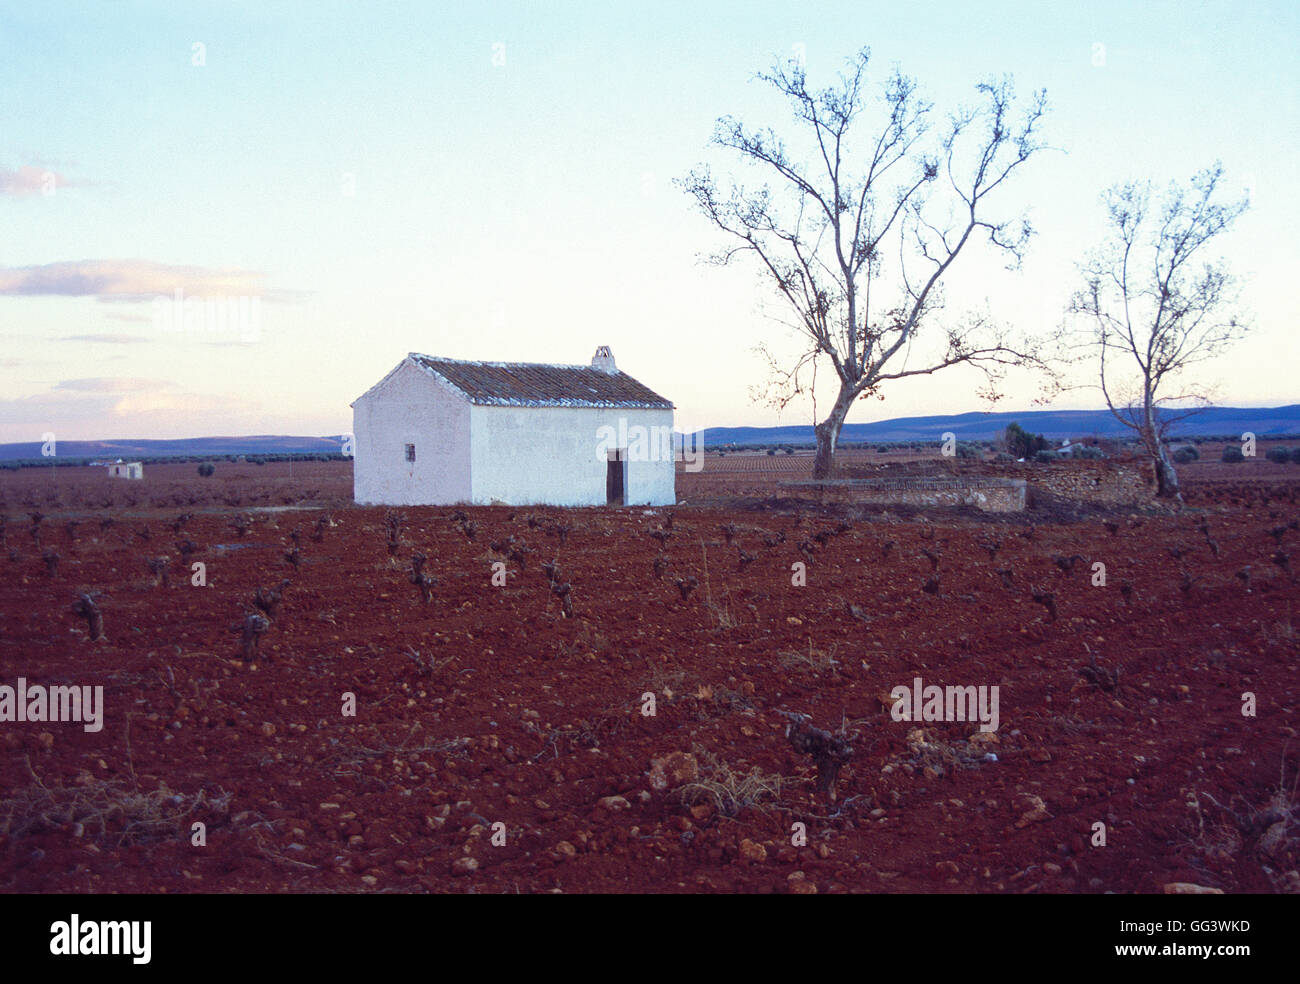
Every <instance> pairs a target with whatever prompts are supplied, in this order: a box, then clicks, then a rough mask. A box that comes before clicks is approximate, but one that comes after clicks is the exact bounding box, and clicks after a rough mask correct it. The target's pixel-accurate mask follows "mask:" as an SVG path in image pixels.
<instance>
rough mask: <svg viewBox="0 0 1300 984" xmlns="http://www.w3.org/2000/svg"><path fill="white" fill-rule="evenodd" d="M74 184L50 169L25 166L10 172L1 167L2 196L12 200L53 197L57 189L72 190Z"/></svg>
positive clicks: (0, 190) (0, 183)
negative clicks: (42, 196) (35, 196)
mask: <svg viewBox="0 0 1300 984" xmlns="http://www.w3.org/2000/svg"><path fill="white" fill-rule="evenodd" d="M73 184H74V182H72V181H69V180H68V179H67V178H65V177H64V176H63V175H62V174H59V173H58V172H57V171H51V170H49V169H48V168H43V167H32V166H31V165H30V164H24V165H23V166H22V167H20V168H18V169H17V170H14V171H10V170H6V169H5V168H2V167H0V195H8V196H9V197H11V198H27V197H30V196H31V195H52V194H54V192H55V191H56V190H57V189H59V188H70V187H72V186H73Z"/></svg>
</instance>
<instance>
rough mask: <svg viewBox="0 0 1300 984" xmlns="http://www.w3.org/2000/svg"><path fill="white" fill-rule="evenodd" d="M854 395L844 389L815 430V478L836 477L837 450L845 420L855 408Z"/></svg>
mask: <svg viewBox="0 0 1300 984" xmlns="http://www.w3.org/2000/svg"><path fill="white" fill-rule="evenodd" d="M853 399H854V394H853V393H852V392H850V391H848V390H846V389H844V388H843V387H841V389H840V395H839V396H838V397H837V398H836V400H835V405H834V406H833V407H831V412H830V413H829V414H827V416H826V419H825V420H823V421H822V422H821V423H820V424H818V425H817V426H816V427H814V428H813V430H814V432H815V433H816V434H817V457H816V458H814V459H813V478H814V479H822V478H832V477H834V475H835V448H836V445H838V444H839V441H840V430H841V429H842V428H843V427H844V418H845V417H847V416H848V414H849V407H851V406H853Z"/></svg>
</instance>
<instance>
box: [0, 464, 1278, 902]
mask: <svg viewBox="0 0 1300 984" xmlns="http://www.w3.org/2000/svg"><path fill="white" fill-rule="evenodd" d="M1202 451H1203V453H1207V451H1206V449H1205V448H1203V449H1202ZM1261 455H1262V452H1261ZM753 457H754V459H755V460H758V461H759V463H760V464H759V465H750V464H749V463H748V462H746V463H745V465H744V468H745V469H746V470H745V471H740V472H739V473H735V472H731V473H729V472H728V471H727V469H726V468H725V467H724V465H728V464H733V463H734V462H738V461H743V460H744V456H739V455H736V456H733V455H730V454H729V455H728V456H727V457H726V458H725V459H715V458H714V457H713V456H710V457H709V459H708V462H707V465H706V468H705V470H704V471H703V472H701V473H698V474H682V475H680V477H679V487H678V493H679V497H680V498H681V499H682V500H684V502H683V504H681V505H679V506H678V507H677V508H675V509H653V510H650V509H642V508H625V509H615V508H602V509H575V510H561V509H553V508H506V507H492V508H466V509H464V510H455V509H452V508H435V507H420V508H404V509H401V510H399V511H400V513H402V514H403V515H404V517H405V523H404V525H403V527H402V532H401V540H400V544H399V545H398V546H397V547H396V551H395V554H392V555H390V550H389V548H388V546H387V535H386V531H385V526H386V522H385V520H386V512H387V510H385V509H382V508H358V507H354V506H350V505H347V502H348V499H349V495H350V485H351V482H350V469H349V468H348V466H347V465H346V464H339V463H310V464H295V465H294V475H293V478H292V479H290V478H289V477H288V466H287V465H286V464H268V465H266V466H263V467H256V466H252V465H238V466H236V465H232V464H229V463H224V464H223V463H218V464H217V474H216V475H215V476H213V477H212V478H206V479H205V478H200V477H199V476H198V475H197V474H196V472H195V467H196V466H195V465H193V464H187V465H167V466H149V465H146V467H145V473H146V478H145V480H144V481H143V482H137V483H128V482H125V481H119V482H117V483H116V484H110V483H111V480H109V479H107V478H106V477H105V476H103V474H102V472H99V471H97V470H92V469H84V470H82V469H75V470H74V469H60V470H58V471H57V472H55V473H54V474H50V473H49V472H45V471H44V470H36V469H29V470H24V471H21V472H17V473H2V474H0V513H3V514H4V515H6V516H7V520H8V521H7V524H6V525H5V528H4V529H5V532H4V543H3V549H0V667H2V668H3V671H2V672H0V684H4V685H8V686H14V685H15V684H16V681H17V678H18V677H20V676H21V677H24V678H25V679H26V680H27V682H28V685H29V686H32V685H44V686H50V685H78V686H84V685H90V686H95V685H102V686H103V688H104V702H105V710H104V717H103V729H102V731H99V732H96V733H90V732H86V731H85V730H84V729H83V727H82V725H81V724H79V723H75V722H3V723H0V742H2V743H3V744H2V747H0V888H3V889H4V890H5V891H9V892H56V891H61V892H87V893H92V892H93V893H101V892H114V891H117V892H170V893H176V892H234V891H240V892H375V891H394V892H455V893H462V892H463V893H488V892H492V893H496V892H516V891H519V892H552V891H562V892H570V893H572V892H627V891H635V892H692V893H696V892H699V893H721V892H756V893H789V892H798V893H813V892H820V893H842V892H873V893H882V892H884V893H888V892H961V893H973V892H1004V893H1022V892H1043V893H1052V892H1086V893H1094V892H1095V893H1100V892H1160V891H1162V889H1163V886H1164V885H1165V884H1167V883H1170V882H1193V883H1196V884H1199V885H1202V886H1206V887H1211V888H1219V889H1222V890H1224V891H1227V892H1272V891H1297V890H1300V875H1298V874H1297V873H1296V869H1297V866H1298V863H1300V825H1298V823H1297V821H1298V820H1300V807H1298V805H1297V801H1296V799H1295V782H1296V764H1297V758H1298V757H1300V743H1297V742H1296V741H1295V740H1294V739H1295V737H1296V728H1297V720H1296V715H1295V707H1296V696H1297V690H1298V689H1300V680H1297V636H1296V627H1295V626H1294V619H1295V617H1296V609H1297V607H1298V605H1297V602H1300V590H1297V586H1296V581H1295V568H1294V566H1293V564H1300V531H1297V529H1296V527H1297V526H1300V522H1297V520H1300V507H1298V506H1297V496H1298V495H1300V483H1297V481H1296V477H1297V476H1300V467H1295V468H1294V470H1292V471H1288V470H1287V466H1274V465H1272V464H1271V463H1267V462H1264V461H1263V460H1262V459H1261V460H1256V461H1249V462H1246V463H1244V464H1243V465H1237V466H1221V465H1219V464H1218V463H1217V462H1214V463H1201V464H1197V465H1192V466H1189V467H1187V468H1184V469H1180V473H1181V474H1182V475H1183V476H1184V478H1185V480H1186V482H1187V493H1188V505H1187V506H1186V507H1185V508H1183V509H1181V510H1179V511H1170V510H1165V509H1160V508H1156V507H1154V506H1152V507H1151V508H1144V509H1123V510H1113V511H1106V510H1102V509H1099V508H1098V507H1095V506H1092V507H1080V508H1078V509H1077V510H1074V511H1062V510H1061V509H1060V508H1059V507H1054V508H1053V509H1052V510H1050V511H1035V510H1031V511H1028V512H1026V513H1023V514H1015V515H1002V516H993V515H982V514H980V513H978V512H975V511H972V510H966V509H962V510H956V509H953V510H929V511H921V510H916V509H901V508H899V509H889V510H887V511H886V510H883V509H880V508H876V507H872V508H870V509H863V508H855V507H843V506H839V507H831V506H826V507H822V506H818V505H817V504H815V503H812V502H808V501H804V502H800V501H798V500H795V499H792V498H790V497H789V496H788V495H786V493H785V492H784V491H782V490H781V489H780V487H779V486H778V485H776V483H777V482H778V481H785V480H789V479H790V478H791V477H794V478H798V477H801V475H800V473H798V472H785V471H781V472H772V473H764V472H750V471H748V470H747V469H749V468H758V467H760V465H761V464H771V463H772V462H773V460H774V458H773V457H768V456H762V457H759V456H753ZM884 457H886V456H874V455H862V458H863V459H871V460H873V461H874V460H878V459H879V458H884ZM1215 457H1216V458H1217V455H1215ZM782 459H789V460H788V461H784V460H782ZM801 460H802V461H806V462H808V465H809V466H810V459H807V458H806V457H804V458H802V459H801V458H800V457H798V456H785V455H778V456H775V461H777V462H780V464H779V466H777V467H780V468H783V469H784V468H786V467H787V465H789V466H790V467H793V464H794V463H795V462H798V461H801ZM715 464H716V467H715ZM1046 467H1051V466H1046ZM1224 469H1227V470H1228V471H1227V473H1226V474H1221V472H1223V471H1224ZM127 486H131V487H130V488H128V487H127ZM763 496H766V498H762V497H763ZM778 496H779V498H778ZM286 499H287V500H288V501H287V502H286V501H284V500H286ZM303 500H308V501H309V503H310V507H307V508H290V507H294V506H296V505H297V504H299V503H300V502H302V501H303ZM265 507H274V508H270V509H268V508H265ZM31 512H40V513H43V514H44V515H43V518H42V521H41V523H40V529H41V537H40V543H39V544H38V543H37V542H36V540H35V538H34V537H33V536H32V534H31V529H32V527H33V522H32V519H31V517H30V515H29V514H30V513H31ZM241 513H242V514H246V515H247V516H248V517H249V518H250V519H251V527H250V528H249V529H248V530H247V531H246V533H245V534H244V535H242V536H241V535H240V534H239V533H238V532H237V531H236V529H234V528H233V525H232V522H233V520H234V518H235V517H236V516H237V515H239V514H241ZM182 514H189V516H188V518H185V519H181V518H180V517H181V515H182ZM324 515H328V516H329V517H330V519H328V520H326V521H325V522H323V523H322V525H321V528H320V530H319V534H318V535H319V539H316V538H314V536H313V534H314V532H315V531H316V528H317V522H318V518H319V517H321V516H324ZM670 517H671V528H667V527H668V524H669V522H670ZM70 518H71V519H75V520H78V521H79V524H80V525H78V526H76V527H75V528H73V529H71V530H70V529H69V528H68V526H67V521H68V519H70ZM146 528H147V530H148V539H145V538H144V536H145V530H146ZM294 531H297V532H298V533H299V541H298V543H299V550H300V554H299V559H300V563H299V564H298V566H297V567H295V566H293V565H292V564H291V563H290V562H289V561H288V560H287V559H286V554H287V553H288V552H289V551H290V550H291V548H292V546H293V543H292V539H291V534H292V533H293V532H294ZM652 533H657V534H658V536H657V537H655V536H651V534H652ZM509 537H514V541H513V542H510V541H509V540H508V538H509ZM187 539H188V540H190V541H192V545H193V546H194V548H195V549H194V552H193V553H192V554H190V555H189V556H188V558H183V556H182V554H181V552H180V551H179V548H178V544H180V543H181V542H182V541H184V540H187ZM728 539H730V540H731V541H732V542H731V543H730V545H729V544H728V542H727V541H728ZM494 544H495V545H496V549H494V547H493V545H494ZM523 544H526V547H527V549H526V550H525V549H521V545H523ZM45 551H52V552H53V553H56V554H57V555H58V557H57V561H54V562H48V561H46V560H44V559H43V555H44V553H45ZM416 551H420V552H423V553H424V554H426V555H427V557H428V562H427V566H426V568H425V573H427V574H429V575H431V576H432V577H434V578H436V583H434V584H433V585H432V586H431V591H430V594H431V597H430V600H429V602H428V603H425V602H424V601H423V599H422V597H421V592H420V590H419V589H418V588H417V586H416V585H415V584H413V583H412V581H411V579H410V577H409V576H408V572H409V571H410V569H411V557H412V554H413V553H414V552H416ZM742 552H743V554H742ZM927 552H928V554H929V555H932V556H927ZM511 554H513V556H511ZM160 556H168V557H170V565H169V567H168V569H167V571H168V575H169V576H168V583H167V584H165V585H164V584H162V583H157V584H156V583H155V580H157V578H156V577H155V575H154V574H153V573H151V572H150V570H149V566H148V562H149V560H150V559H151V558H156V557H160ZM660 557H662V558H663V559H664V561H665V562H666V566H663V564H662V563H661V569H660V572H659V574H660V575H661V576H657V575H656V570H655V562H656V558H660ZM746 558H750V559H748V560H746ZM1293 558H1294V560H1293ZM548 561H554V563H555V564H556V565H557V569H556V570H555V572H554V573H555V574H556V580H555V582H554V583H555V584H556V585H561V584H567V585H570V590H569V592H568V594H567V596H566V595H563V594H562V593H557V592H556V591H554V590H553V588H552V580H551V578H550V577H549V576H548V575H547V574H546V573H544V571H543V567H542V565H543V563H545V562H548ZM1058 561H1059V563H1058ZM195 562H201V563H202V564H204V565H205V574H206V586H196V585H194V584H193V583H192V582H191V578H192V575H191V565H192V564H193V563H195ZM799 562H802V563H805V564H806V565H807V566H806V585H805V586H794V585H793V584H792V565H793V564H796V563H799ZM494 563H501V564H504V568H497V570H502V569H504V571H505V583H504V585H503V586H499V587H496V586H493V583H492V577H493V572H494V568H493V564H494ZM1095 563H1102V564H1104V565H1105V570H1106V583H1105V585H1104V586H1101V585H1095V584H1094V583H1093V581H1094V573H1093V571H1094V567H1093V565H1094V564H1095ZM936 565H937V567H936ZM51 568H53V573H51ZM1067 568H1068V569H1067ZM936 575H937V578H938V579H937V581H932V578H934V577H935V576H936ZM690 578H694V579H695V582H696V586H695V588H694V590H691V591H689V596H688V597H686V598H684V597H683V591H682V590H681V588H679V586H678V583H677V582H678V579H683V581H686V580H687V579H690ZM284 579H287V580H288V581H289V582H290V583H289V585H288V587H287V588H286V589H285V590H284V593H283V599H282V601H281V602H280V605H279V607H278V609H277V610H276V611H275V614H274V617H273V618H272V619H270V621H269V623H268V628H267V630H266V632H265V633H264V634H263V635H262V636H261V637H260V642H259V644H258V646H257V649H256V651H255V653H254V654H253V655H252V656H251V658H250V657H248V656H246V655H245V654H244V653H243V652H242V651H241V644H240V639H241V637H240V634H239V633H238V632H236V631H233V630H232V627H233V626H235V625H236V623H239V622H241V621H242V619H243V617H244V615H245V613H246V612H251V611H254V610H255V609H254V608H253V599H254V594H255V592H256V591H257V589H258V588H263V589H271V588H274V587H276V586H277V585H279V584H280V583H281V581H282V580H284ZM927 582H929V583H930V584H931V585H932V586H933V587H934V588H935V589H936V590H933V591H927V590H925V586H926V585H927ZM562 590H563V589H561V592H562ZM79 592H98V596H97V598H96V599H95V600H96V602H97V604H98V607H99V609H100V611H101V612H102V616H103V624H104V631H105V634H106V639H100V640H97V641H91V639H90V638H89V633H88V622H87V620H86V619H84V618H82V617H80V616H79V615H77V614H76V613H74V610H73V605H74V601H75V600H76V597H77V594H78V593H79ZM1035 594H1036V595H1037V596H1038V597H1039V599H1040V600H1039V601H1035V600H1034V595H1035ZM1048 595H1050V596H1051V599H1050V602H1049V601H1048V600H1047V599H1048ZM565 598H567V600H568V602H570V603H571V607H572V617H565V613H564V610H563V605H564V600H563V599H565ZM1049 606H1054V609H1053V607H1049ZM1053 610H1054V617H1053ZM916 677H921V678H922V679H923V681H924V684H926V685H930V684H935V685H939V686H946V685H954V686H973V687H993V686H997V687H998V688H999V727H998V729H997V730H996V731H995V732H991V733H986V732H981V731H980V730H979V724H978V722H971V721H964V722H963V721H946V722H945V721H920V722H909V721H895V720H894V719H893V717H892V716H891V714H890V712H889V705H890V697H889V695H890V691H891V690H892V689H893V688H894V687H896V686H900V685H901V686H907V687H911V685H912V682H913V679H914V678H916ZM349 694H350V695H352V697H353V698H354V699H355V715H354V716H347V715H345V713H344V709H345V706H346V701H347V697H346V695H349ZM647 694H653V695H654V713H653V715H647V714H645V713H643V711H644V710H645V709H646V706H647V701H646V696H645V695H647ZM1243 694H1251V695H1253V699H1254V704H1255V707H1254V715H1253V716H1246V715H1243ZM798 714H803V715H807V716H808V717H809V718H810V721H811V724H812V725H813V726H815V727H816V728H819V729H824V730H825V731H827V732H831V733H832V734H833V736H835V737H838V738H840V739H841V740H842V741H843V742H845V743H846V744H847V746H848V748H849V750H850V751H849V752H848V753H847V757H846V758H845V759H844V760H843V762H842V768H841V769H840V771H839V772H838V775H837V776H836V779H835V782H834V784H833V786H832V787H831V790H830V792H829V793H822V792H820V791H819V790H818V789H817V785H818V784H817V766H816V765H815V764H814V761H813V759H812V757H811V756H810V755H809V754H806V753H805V752H804V751H802V750H799V749H796V748H795V747H794V746H793V745H792V743H791V741H790V738H789V737H788V734H787V733H788V731H789V730H790V728H791V725H792V719H791V717H790V715H798ZM797 736H798V731H797V729H796V733H795V737H797ZM656 763H657V764H656ZM196 822H199V823H202V824H204V825H205V834H206V843H205V844H203V845H202V846H196V845H195V843H193V841H194V834H193V826H192V825H193V824H194V823H196ZM800 824H802V825H803V827H802V828H800V827H798V826H797V825H800ZM1099 825H1100V826H1099ZM801 831H802V833H804V835H805V836H806V840H805V839H802V838H801V837H800V836H799V834H800V833H801ZM1099 832H1101V833H1104V845H1102V844H1101V843H1100V842H1099Z"/></svg>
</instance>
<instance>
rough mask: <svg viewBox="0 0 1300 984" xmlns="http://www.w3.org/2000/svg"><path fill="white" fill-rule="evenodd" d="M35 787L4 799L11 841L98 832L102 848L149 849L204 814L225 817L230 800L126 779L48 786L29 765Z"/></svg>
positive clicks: (4, 826) (0, 821)
mask: <svg viewBox="0 0 1300 984" xmlns="http://www.w3.org/2000/svg"><path fill="white" fill-rule="evenodd" d="M25 765H26V768H27V774H28V775H29V776H31V780H32V781H31V782H30V783H29V784H28V785H27V786H25V787H24V788H22V789H18V790H15V791H14V792H12V793H11V794H10V795H8V796H6V797H4V798H3V799H0V833H2V834H4V835H5V836H7V837H23V836H27V835H29V834H35V833H43V832H46V831H51V830H60V829H63V828H64V827H68V828H70V830H71V832H72V834H73V836H82V835H83V834H84V833H86V832H93V834H94V836H95V837H96V838H97V839H98V840H99V842H100V843H102V844H107V843H110V842H112V843H113V844H114V845H115V846H118V847H121V846H122V845H130V844H140V843H148V842H150V841H156V840H160V839H162V838H165V837H175V836H177V835H178V834H180V833H186V832H187V831H184V829H183V828H184V823H185V820H186V819H187V818H189V817H190V816H192V815H193V814H194V813H195V811H197V810H199V809H200V808H206V809H208V810H212V811H215V812H218V813H224V812H225V811H226V810H227V808H228V806H229V803H230V794H229V793H226V792H220V791H219V792H218V793H217V795H213V796H210V795H209V794H208V793H207V792H206V791H204V790H199V791H198V792H197V793H194V794H192V795H184V794H181V793H175V792H172V790H170V789H168V788H167V787H166V786H165V785H163V786H159V787H158V788H157V789H153V790H148V791H145V790H141V789H139V788H138V787H137V786H135V785H134V784H128V783H127V782H125V781H124V780H121V779H92V780H90V781H88V782H82V783H79V784H77V785H73V786H47V785H46V784H45V782H44V781H43V780H42V779H41V778H40V777H39V776H38V775H37V774H36V773H35V772H34V771H33V770H32V765H31V761H30V759H28V760H25Z"/></svg>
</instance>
